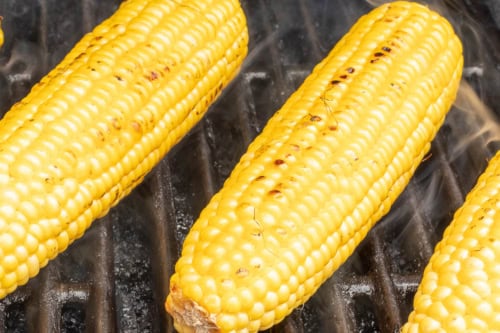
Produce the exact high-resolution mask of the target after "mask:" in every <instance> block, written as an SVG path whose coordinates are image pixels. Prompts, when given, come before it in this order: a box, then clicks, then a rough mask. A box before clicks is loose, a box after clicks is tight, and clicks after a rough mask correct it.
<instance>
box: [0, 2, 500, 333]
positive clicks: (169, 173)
mask: <svg viewBox="0 0 500 333" xmlns="http://www.w3.org/2000/svg"><path fill="white" fill-rule="evenodd" d="M119 2H120V1H119V0H107V1H103V0H101V1H97V0H95V1H94V0H64V1H61V0H39V1H35V0H0V15H2V16H3V17H4V22H3V26H4V29H5V33H6V44H5V46H4V47H3V49H2V52H1V53H0V108H1V110H2V111H5V110H7V109H8V108H9V106H10V105H11V104H12V103H14V102H15V101H16V100H18V99H19V98H21V97H22V96H24V95H25V94H26V93H27V91H28V90H29V87H31V85H32V84H34V83H35V82H36V81H37V80H38V79H39V78H40V77H41V76H42V75H43V74H45V73H46V72H48V70H49V69H50V68H52V67H53V66H54V65H55V64H56V63H57V62H58V61H59V60H60V59H61V57H63V56H64V54H65V53H66V52H67V51H68V50H69V49H70V48H71V46H72V45H73V44H74V43H75V42H76V41H77V40H78V39H79V38H80V37H81V35H82V34H83V33H84V32H86V31H88V30H89V29H91V28H92V27H93V26H94V25H96V24H97V23H98V22H100V21H101V20H102V19H104V18H105V17H107V16H108V15H110V14H111V13H112V12H113V11H114V10H115V9H116V7H117V6H118V4H119ZM378 2H380V1H375V0H372V1H362V0H354V1H341V0H337V1H334V0H315V1H308V0H290V1H271V0H242V3H243V6H244V9H245V11H246V13H247V15H248V20H249V28H250V36H251V44H250V53H249V56H248V59H247V61H246V63H245V65H244V67H243V69H242V71H241V74H240V75H239V77H238V78H237V79H236V80H235V81H234V83H233V84H232V85H231V86H230V87H229V88H228V89H227V90H226V91H225V92H224V93H223V96H222V97H221V98H220V99H219V100H218V102H217V103H216V104H215V105H214V106H213V107H212V109H211V110H210V112H209V114H208V115H207V117H205V118H204V120H203V121H202V122H201V123H200V124H199V125H198V126H197V127H196V128H195V129H194V130H193V131H191V133H190V134H189V135H188V136H187V137H186V138H185V139H184V140H183V141H182V142H181V143H180V144H178V145H177V146H176V147H175V148H174V149H173V151H171V152H170V153H169V154H168V156H167V157H166V158H165V159H164V160H163V161H162V162H161V163H160V164H159V165H158V167H157V168H156V169H155V171H154V172H153V173H152V174H151V175H150V176H149V177H148V178H147V180H146V181H145V182H144V183H143V184H142V185H141V186H140V187H139V188H138V189H137V190H136V191H134V192H133V193H132V194H131V195H130V196H129V197H127V198H126V199H125V200H124V201H123V202H122V203H120V204H119V205H118V206H117V207H116V208H115V209H113V210H112V211H111V212H110V214H109V215H108V216H107V217H105V218H103V219H101V220H99V221H96V222H95V223H94V225H93V226H92V227H91V228H90V230H89V231H88V232H87V233H86V234H85V236H84V237H83V238H81V239H79V240H78V241H76V242H75V243H74V244H73V245H72V246H70V248H69V249H68V250H67V251H66V252H64V253H63V254H61V255H60V256H59V257H58V258H57V259H55V260H54V261H52V262H51V263H49V265H48V266H47V267H46V268H44V269H43V270H42V271H41V273H40V274H39V275H38V276H37V277H36V278H34V279H32V280H31V281H30V282H29V283H28V284H27V285H26V286H23V287H21V288H19V289H18V290H17V291H16V292H15V293H13V294H11V295H10V296H8V297H7V298H6V299H4V300H2V301H0V333H1V332H115V331H117V332H173V328H172V323H171V319H170V317H168V316H167V315H166V313H165V312H164V308H163V302H164V299H165V296H166V294H167V291H168V277H169V276H170V274H171V273H172V269H173V264H174V262H175V260H176V258H177V256H178V253H179V251H180V248H181V244H182V240H183V238H184V236H185V234H186V232H187V231H188V229H189V227H190V225H191V223H192V222H193V220H194V219H195V218H196V217H197V216H198V214H199V212H200V210H201V209H202V208H203V206H204V205H205V204H206V203H207V201H208V200H209V198H210V197H211V196H212V195H213V194H214V193H215V191H217V189H219V188H220V187H221V186H222V183H223V181H224V179H225V178H226V177H227V176H228V175H229V173H230V171H231V169H232V167H233V166H234V164H235V163H236V162H237V160H238V158H239V157H240V156H241V154H242V153H243V152H244V150H245V147H246V146H247V145H248V144H249V143H250V141H251V140H252V138H254V137H255V136H256V135H257V133H258V132H259V131H260V130H261V129H262V127H263V126H264V124H265V122H266V120H267V119H268V118H269V117H270V116H271V115H272V114H273V112H274V111H276V110H277V109H278V108H279V107H280V106H281V104H282V103H283V102H284V101H285V100H286V98H287V97H288V96H289V94H290V93H291V92H292V91H293V90H294V89H295V88H296V87H297V86H298V85H299V84H300V83H301V82H302V80H303V79H304V78H305V77H306V76H307V75H308V73H309V72H310V70H311V69H312V67H313V66H314V64H316V63H317V62H318V61H319V60H320V59H322V58H323V56H324V55H326V53H327V52H328V51H329V49H330V48H331V47H332V46H333V45H334V44H335V42H336V41H337V40H338V38H340V36H341V35H342V34H343V33H345V32H346V31H347V30H348V29H349V27H350V25H351V24H352V23H353V22H354V21H355V20H356V19H357V18H358V17H359V16H360V15H361V14H363V13H365V12H366V11H368V10H369V9H370V8H371V5H372V4H374V3H378ZM430 4H431V6H433V7H435V8H436V9H438V10H440V11H441V12H442V13H443V14H445V15H446V16H447V17H448V18H450V19H451V20H452V22H453V24H454V25H455V27H456V29H457V31H458V33H459V34H460V35H461V36H462V37H463V41H464V44H465V57H466V64H465V66H466V70H465V72H464V77H465V78H466V81H467V82H468V84H469V85H470V86H469V87H471V88H472V91H475V93H476V94H477V95H474V94H469V93H468V92H470V91H469V90H467V89H465V88H466V87H468V86H466V85H465V84H464V85H463V87H464V89H463V90H462V91H461V92H460V96H459V102H458V103H457V105H459V106H461V107H460V108H454V109H453V110H452V111H451V113H450V115H449V117H448V118H447V121H446V124H445V125H444V127H443V128H442V130H441V131H440V132H439V134H438V137H437V138H436V140H435V141H434V143H433V146H432V149H431V152H430V154H429V155H428V158H427V159H426V160H425V162H423V164H422V166H421V167H420V168H419V169H418V171H417V174H416V175H415V177H414V178H413V180H412V181H411V183H410V185H409V186H408V188H407V190H406V191H405V192H404V193H403V194H402V196H401V197H400V198H399V199H398V201H397V202H396V204H395V205H394V207H393V209H392V211H391V213H390V214H389V215H388V216H386V217H385V218H384V219H383V220H382V221H381V222H380V223H379V224H378V225H377V226H376V227H375V228H374V229H373V230H372V232H371V233H370V234H369V236H368V237H367V239H366V240H365V241H364V242H362V244H361V245H360V246H359V248H358V249H357V251H356V252H355V253H354V254H353V255H352V257H351V258H350V259H349V260H348V261H347V262H346V264H345V265H343V266H342V267H341V269H340V270H339V271H338V272H337V273H335V275H334V276H333V278H331V279H330V280H328V281H327V282H326V283H325V284H324V285H323V286H322V287H321V289H320V290H319V292H318V293H317V294H316V295H315V296H314V297H313V298H312V299H311V300H310V301H309V302H308V303H307V304H305V305H304V306H303V307H302V308H300V309H297V310H296V311H295V312H293V314H292V315H290V316H289V318H288V319H287V320H285V321H284V322H283V323H281V324H279V325H278V326H277V327H276V328H273V329H271V330H270V331H272V332H311V333H312V332H395V331H397V330H398V328H399V327H400V326H401V324H402V323H404V321H405V320H406V318H407V316H408V314H409V312H410V311H411V308H412V298H413V295H414V293H415V291H416V288H417V285H418V282H419V280H420V276H421V274H422V270H423V268H424V267H425V264H426V262H427V260H428V258H429V257H430V255H431V254H432V249H433V247H434V245H435V244H436V243H437V241H438V240H439V239H440V237H441V234H442V232H443V230H444V228H445V227H446V225H447V224H448V223H449V221H450V219H451V217H452V214H453V212H454V211H455V209H456V208H457V207H458V206H459V205H460V204H461V203H462V201H463V199H464V196H465V194H466V193H467V191H468V190H470V188H471V187H472V186H473V185H474V183H475V180H476V178H477V176H478V175H479V174H480V172H481V171H482V170H483V168H484V167H485V165H486V162H487V159H488V158H489V157H490V156H491V155H492V154H493V153H494V152H495V151H496V149H497V148H498V144H497V142H498V141H497V137H496V136H497V134H498V133H499V132H498V121H497V115H498V114H500V106H499V105H500V95H499V91H500V79H499V78H500V33H499V32H500V27H499V25H500V15H498V14H499V11H500V10H499V8H498V7H500V4H499V2H498V1H495V0H490V1H487V0H485V1H475V2H471V1H465V0H464V1H459V0H447V1H431V3H430ZM495 22H496V24H495ZM476 96H478V97H476ZM478 102H479V103H478ZM481 102H482V103H484V104H486V105H487V106H488V107H489V109H490V111H493V112H492V113H488V112H479V111H480V110H482V109H481V108H480V107H481V105H482V104H481ZM228 143H231V144H228Z"/></svg>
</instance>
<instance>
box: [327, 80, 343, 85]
mask: <svg viewBox="0 0 500 333" xmlns="http://www.w3.org/2000/svg"><path fill="white" fill-rule="evenodd" d="M340 82H342V81H340V80H332V81H331V82H330V83H331V84H333V85H337V84H339V83H340Z"/></svg>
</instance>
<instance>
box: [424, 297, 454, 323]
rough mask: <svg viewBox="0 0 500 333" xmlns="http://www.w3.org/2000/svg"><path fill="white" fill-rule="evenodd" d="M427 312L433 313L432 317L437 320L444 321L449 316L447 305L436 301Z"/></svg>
mask: <svg viewBox="0 0 500 333" xmlns="http://www.w3.org/2000/svg"><path fill="white" fill-rule="evenodd" d="M427 313H428V314H430V315H432V318H435V319H436V320H439V321H443V320H445V319H446V317H448V314H449V313H448V310H447V309H446V307H445V306H444V305H443V304H442V303H441V302H437V301H434V302H433V303H432V304H431V306H430V307H429V308H428V309H427Z"/></svg>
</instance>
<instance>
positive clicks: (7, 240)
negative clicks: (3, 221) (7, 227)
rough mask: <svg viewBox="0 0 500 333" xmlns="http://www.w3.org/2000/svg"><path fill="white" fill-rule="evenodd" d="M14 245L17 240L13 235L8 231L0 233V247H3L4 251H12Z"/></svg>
mask: <svg viewBox="0 0 500 333" xmlns="http://www.w3.org/2000/svg"><path fill="white" fill-rule="evenodd" d="M16 246H17V242H16V239H15V238H14V236H12V235H11V234H8V233H4V234H2V235H0V248H2V249H3V251H4V253H12V252H14V250H15V248H16Z"/></svg>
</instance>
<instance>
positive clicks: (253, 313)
mask: <svg viewBox="0 0 500 333" xmlns="http://www.w3.org/2000/svg"><path fill="white" fill-rule="evenodd" d="M265 311H266V307H265V306H264V304H263V303H261V302H255V303H254V304H253V307H252V309H251V310H250V312H249V316H250V319H259V318H261V317H262V316H263V315H264V313H265Z"/></svg>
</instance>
